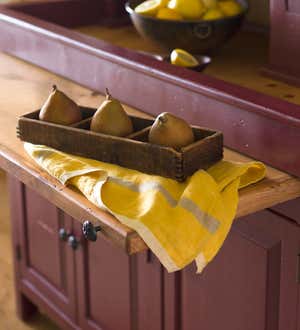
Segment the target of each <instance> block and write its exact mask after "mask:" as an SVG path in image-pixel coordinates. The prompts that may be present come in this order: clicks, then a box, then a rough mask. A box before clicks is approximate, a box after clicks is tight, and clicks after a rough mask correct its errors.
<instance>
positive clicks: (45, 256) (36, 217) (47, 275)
mask: <svg viewBox="0 0 300 330" xmlns="http://www.w3.org/2000/svg"><path fill="white" fill-rule="evenodd" d="M18 184H19V192H20V194H19V197H18V207H23V210H24V211H23V212H22V216H23V219H22V221H21V222H20V223H21V228H20V233H21V235H20V236H21V251H22V258H21V262H20V264H21V267H20V268H21V277H22V285H24V286H25V287H26V288H27V290H33V291H34V292H35V293H38V294H39V295H40V297H41V298H42V299H43V300H44V301H46V303H48V304H49V305H51V306H53V308H55V309H58V310H60V313H63V314H64V315H65V316H64V317H66V320H67V319H69V320H70V321H74V320H75V319H76V313H75V309H76V307H75V281H74V278H75V275H74V253H73V250H72V249H71V248H70V247H69V246H68V245H67V243H66V242H63V241H61V240H60V239H59V236H58V230H59V228H61V227H63V228H65V229H66V230H67V231H69V232H71V231H72V219H71V218H70V217H69V216H68V215H66V214H65V213H63V212H62V211H61V210H59V209H57V208H56V207H55V206H54V205H53V204H51V203H50V202H48V201H47V200H46V199H44V198H43V197H41V196H40V195H38V194H37V193H35V192H34V191H32V190H30V189H29V188H27V187H25V186H24V185H22V184H21V183H18Z"/></svg>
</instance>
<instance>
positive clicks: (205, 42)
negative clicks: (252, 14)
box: [125, 0, 248, 54]
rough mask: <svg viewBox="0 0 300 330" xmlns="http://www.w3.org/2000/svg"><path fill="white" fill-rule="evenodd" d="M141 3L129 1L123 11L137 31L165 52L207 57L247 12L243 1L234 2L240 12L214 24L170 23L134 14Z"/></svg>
mask: <svg viewBox="0 0 300 330" xmlns="http://www.w3.org/2000/svg"><path fill="white" fill-rule="evenodd" d="M142 2H143V0H130V1H128V2H127V3H126V5H125V8H126V11H127V12H128V13H129V15H130V18H131V20H132V22H133V24H134V26H135V28H136V29H137V31H138V32H139V33H140V34H141V35H142V36H143V37H144V38H147V39H149V40H151V41H152V42H154V43H156V44H157V45H158V46H160V47H161V48H163V49H165V50H166V51H171V50H173V49H174V48H182V49H184V50H186V51H189V52H191V53H193V54H207V53H211V52H212V51H214V50H215V49H217V48H219V47H221V46H222V45H223V44H224V43H225V42H226V41H227V40H228V39H230V38H231V37H232V36H233V35H234V34H235V33H236V32H237V30H238V29H239V28H240V26H241V24H242V22H243V20H244V17H245V14H246V12H247V10H248V3H247V1H246V0H238V2H239V3H240V4H241V6H242V7H243V8H244V11H243V12H242V13H241V14H239V15H237V16H232V17H226V18H222V19H217V20H211V21H204V20H197V21H194V20H193V21H192V20H188V21H187V20H185V21H172V20H162V19H157V18H154V17H146V16H143V15H140V14H137V13H136V12H135V11H134V8H135V7H136V6H137V5H139V4H140V3H142Z"/></svg>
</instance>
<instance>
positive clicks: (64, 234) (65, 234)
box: [58, 228, 70, 242]
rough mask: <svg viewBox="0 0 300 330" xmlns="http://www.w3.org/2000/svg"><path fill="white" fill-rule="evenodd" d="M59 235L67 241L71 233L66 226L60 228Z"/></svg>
mask: <svg viewBox="0 0 300 330" xmlns="http://www.w3.org/2000/svg"><path fill="white" fill-rule="evenodd" d="M58 236H59V238H60V239H61V240H62V241H64V242H66V241H67V240H68V237H69V236H70V234H68V232H67V231H66V230H65V228H60V229H59V231H58Z"/></svg>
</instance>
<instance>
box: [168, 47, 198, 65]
mask: <svg viewBox="0 0 300 330" xmlns="http://www.w3.org/2000/svg"><path fill="white" fill-rule="evenodd" d="M170 58H171V63H172V64H174V65H177V66H183V67H190V68H191V67H195V66H197V65H199V62H198V60H197V59H196V58H195V57H194V56H193V55H192V54H190V53H188V52H186V51H185V50H183V49H179V48H177V49H174V50H173V51H172V53H171V55H170Z"/></svg>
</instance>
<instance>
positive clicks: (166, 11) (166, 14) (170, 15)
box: [156, 8, 183, 21]
mask: <svg viewBox="0 0 300 330" xmlns="http://www.w3.org/2000/svg"><path fill="white" fill-rule="evenodd" d="M156 18H159V19H169V20H176V21H182V20H183V17H182V16H181V15H180V14H178V13H177V11H175V10H173V9H170V8H161V9H159V11H158V13H157V15H156Z"/></svg>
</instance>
